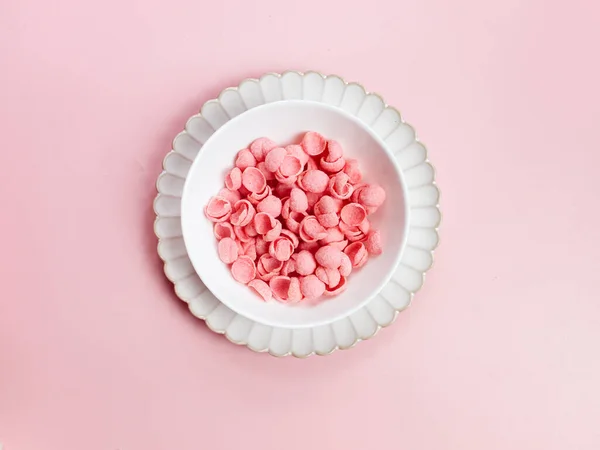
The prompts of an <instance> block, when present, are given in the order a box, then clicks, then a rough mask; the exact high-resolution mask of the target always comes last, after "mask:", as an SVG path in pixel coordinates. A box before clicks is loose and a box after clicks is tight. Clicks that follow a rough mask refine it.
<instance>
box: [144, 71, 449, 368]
mask: <svg viewBox="0 0 600 450" xmlns="http://www.w3.org/2000/svg"><path fill="white" fill-rule="evenodd" d="M290 99H300V100H312V101H317V102H321V103H325V104H329V105H332V106H335V107H339V108H342V109H343V110H345V111H346V112H348V113H350V114H352V115H354V116H356V117H357V118H358V119H360V120H361V121H362V122H363V123H364V124H365V125H367V126H368V127H369V128H370V129H371V131H372V132H373V133H375V134H376V135H377V136H379V137H380V138H381V139H383V141H384V142H385V144H386V146H387V147H388V149H389V150H390V151H391V152H392V153H394V155H395V157H396V159H397V161H398V164H399V166H400V169H401V170H402V173H403V176H404V181H405V182H406V185H407V187H408V210H409V214H408V220H409V223H408V237H407V243H406V246H405V248H404V251H403V253H402V257H401V261H400V264H399V266H398V269H397V270H396V272H395V273H394V275H393V276H392V279H391V280H390V282H389V283H387V285H386V286H385V287H384V288H383V289H382V290H381V292H380V293H379V294H378V295H377V296H375V297H374V298H373V299H372V300H370V301H369V302H368V303H366V305H365V306H363V307H362V308H360V309H359V310H358V311H356V312H354V313H352V314H351V315H349V316H347V317H343V318H341V319H339V320H337V321H335V322H332V323H330V324H326V325H321V326H318V327H314V328H298V329H292V328H278V327H271V326H268V325H265V324H262V323H258V322H254V321H251V320H250V319H248V318H246V317H244V316H241V315H239V314H237V313H235V312H234V311H232V310H231V309H230V308H228V307H227V306H225V305H224V304H223V303H221V302H220V301H219V300H218V299H217V298H216V297H215V296H214V295H212V293H211V292H210V291H209V290H208V289H207V288H206V286H204V284H203V283H202V281H201V280H200V278H199V277H198V275H196V272H195V271H194V268H193V267H192V264H191V262H190V260H189V258H188V256H187V252H186V248H185V245H184V242H183V237H182V231H181V220H180V215H181V195H182V192H183V185H184V182H185V179H186V176H187V174H188V171H189V169H190V166H191V164H192V161H193V160H194V158H195V157H196V155H197V154H198V152H199V151H200V150H201V148H202V145H203V144H204V143H205V142H206V140H207V139H208V138H209V137H210V136H211V135H212V134H213V133H214V132H215V130H217V129H218V128H219V127H221V126H222V125H223V124H225V123H226V122H227V121H229V120H230V119H231V118H233V117H235V116H237V115H239V114H241V113H243V112H244V111H247V110H248V109H251V108H254V107H256V106H259V105H262V104H265V103H270V102H276V101H280V100H290ZM163 168H164V170H163V172H162V173H161V174H160V175H159V177H158V180H157V183H156V185H157V189H158V192H159V194H158V195H157V197H156V199H155V200H154V210H155V212H156V216H157V217H156V221H155V223H154V231H155V233H156V235H157V236H158V239H159V242H158V254H159V255H160V257H161V258H162V260H163V261H164V263H165V265H164V270H165V274H166V276H167V278H168V279H169V280H171V281H172V282H173V283H174V285H175V293H176V294H177V296H178V297H179V298H180V299H181V300H183V301H184V302H186V303H187V304H188V307H189V309H190V311H191V312H192V314H193V315H195V316H196V317H198V318H201V319H204V320H205V321H206V324H207V325H208V327H209V328H210V329H211V330H213V331H214V332H216V333H220V334H224V335H225V336H226V337H227V338H228V339H229V340H230V341H231V342H233V343H235V344H239V345H246V346H248V348H250V349H251V350H254V351H257V352H265V351H268V352H269V353H270V354H272V355H274V356H285V355H289V354H292V355H294V356H297V357H306V356H310V355H312V354H318V355H326V354H329V353H331V352H333V351H334V350H335V349H338V348H340V349H346V348H350V347H352V346H353V345H354V344H356V343H357V342H359V341H361V340H364V339H368V338H370V337H372V336H374V335H375V334H376V333H377V331H378V330H379V329H380V328H381V327H385V326H387V325H389V324H391V323H392V322H393V321H394V319H395V318H396V316H397V314H398V312H400V311H402V310H403V309H405V308H406V307H407V306H408V305H409V304H410V301H411V299H412V296H413V294H414V293H415V292H416V291H417V290H419V289H420V288H421V286H422V284H423V281H424V276H425V272H426V271H427V270H429V268H430V267H431V265H432V263H433V250H434V249H435V247H436V246H437V244H438V233H437V227H438V225H439V223H440V219H441V215H440V211H439V206H438V201H439V191H438V189H437V186H436V185H435V181H434V177H435V176H434V170H433V167H432V166H431V164H430V163H429V161H428V159H427V150H426V149H425V147H424V146H423V145H422V144H421V143H420V142H419V140H418V139H417V137H416V134H415V131H414V130H413V128H412V127H411V126H409V125H408V124H406V123H405V122H404V121H403V120H402V118H401V116H400V113H399V112H398V111H397V110H396V109H394V108H392V107H389V106H387V105H386V104H385V103H384V101H383V100H382V99H381V97H380V96H378V95H376V94H372V93H368V92H367V91H365V89H364V88H363V87H362V86H361V85H360V84H357V83H347V82H345V81H344V80H342V79H341V78H340V77H338V76H333V75H330V76H325V75H322V74H320V73H317V72H307V73H305V74H302V73H299V72H285V73H283V74H281V75H280V74H273V73H269V74H266V75H264V76H263V77H261V78H260V79H259V80H255V79H247V80H244V81H243V82H242V83H240V85H239V86H238V87H237V88H228V89H225V90H224V91H223V92H222V93H221V94H220V95H219V98H218V99H215V100H210V101H208V102H206V103H205V104H204V105H203V106H202V109H201V112H200V114H196V115H194V116H192V117H190V119H189V120H188V121H187V124H186V127H185V131H182V132H181V133H179V134H178V135H177V136H176V137H175V139H174V140H173V150H172V151H171V152H169V153H168V154H167V156H166V157H165V159H164V161H163Z"/></svg>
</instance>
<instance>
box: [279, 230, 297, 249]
mask: <svg viewBox="0 0 600 450" xmlns="http://www.w3.org/2000/svg"><path fill="white" fill-rule="evenodd" d="M281 236H282V237H284V238H286V239H287V240H289V241H290V242H291V243H292V245H293V246H294V248H296V247H298V245H299V244H300V240H299V239H298V236H296V234H295V233H293V232H292V231H290V230H281Z"/></svg>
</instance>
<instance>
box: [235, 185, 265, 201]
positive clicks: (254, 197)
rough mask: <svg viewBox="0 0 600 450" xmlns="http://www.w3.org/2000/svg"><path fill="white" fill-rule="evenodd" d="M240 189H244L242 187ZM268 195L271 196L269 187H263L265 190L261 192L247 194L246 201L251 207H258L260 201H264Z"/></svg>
mask: <svg viewBox="0 0 600 450" xmlns="http://www.w3.org/2000/svg"><path fill="white" fill-rule="evenodd" d="M241 189H244V186H242V188H241ZM269 195H271V186H268V185H265V188H264V189H263V190H262V191H261V192H251V193H248V200H249V201H250V203H252V204H253V205H258V204H259V203H260V201H261V200H264V199H265V198H267V197H268V196H269Z"/></svg>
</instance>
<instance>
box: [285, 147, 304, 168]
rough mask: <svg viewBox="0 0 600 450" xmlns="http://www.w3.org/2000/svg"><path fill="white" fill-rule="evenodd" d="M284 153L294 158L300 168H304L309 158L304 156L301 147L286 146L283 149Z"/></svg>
mask: <svg viewBox="0 0 600 450" xmlns="http://www.w3.org/2000/svg"><path fill="white" fill-rule="evenodd" d="M285 151H286V153H287V154H288V155H291V156H295V157H296V158H298V159H299V160H300V162H301V163H302V166H305V165H306V163H307V162H308V158H309V156H308V155H307V154H306V152H305V151H304V149H303V148H302V146H301V145H295V144H294V145H288V146H287V147H286V148H285Z"/></svg>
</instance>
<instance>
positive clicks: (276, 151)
mask: <svg viewBox="0 0 600 450" xmlns="http://www.w3.org/2000/svg"><path fill="white" fill-rule="evenodd" d="M286 154H287V153H286V151H285V148H283V147H275V148H273V149H271V150H270V151H269V153H267V156H266V157H265V167H266V168H267V170H268V171H270V172H276V171H277V169H279V166H281V163H283V159H284V158H285V155H286Z"/></svg>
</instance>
